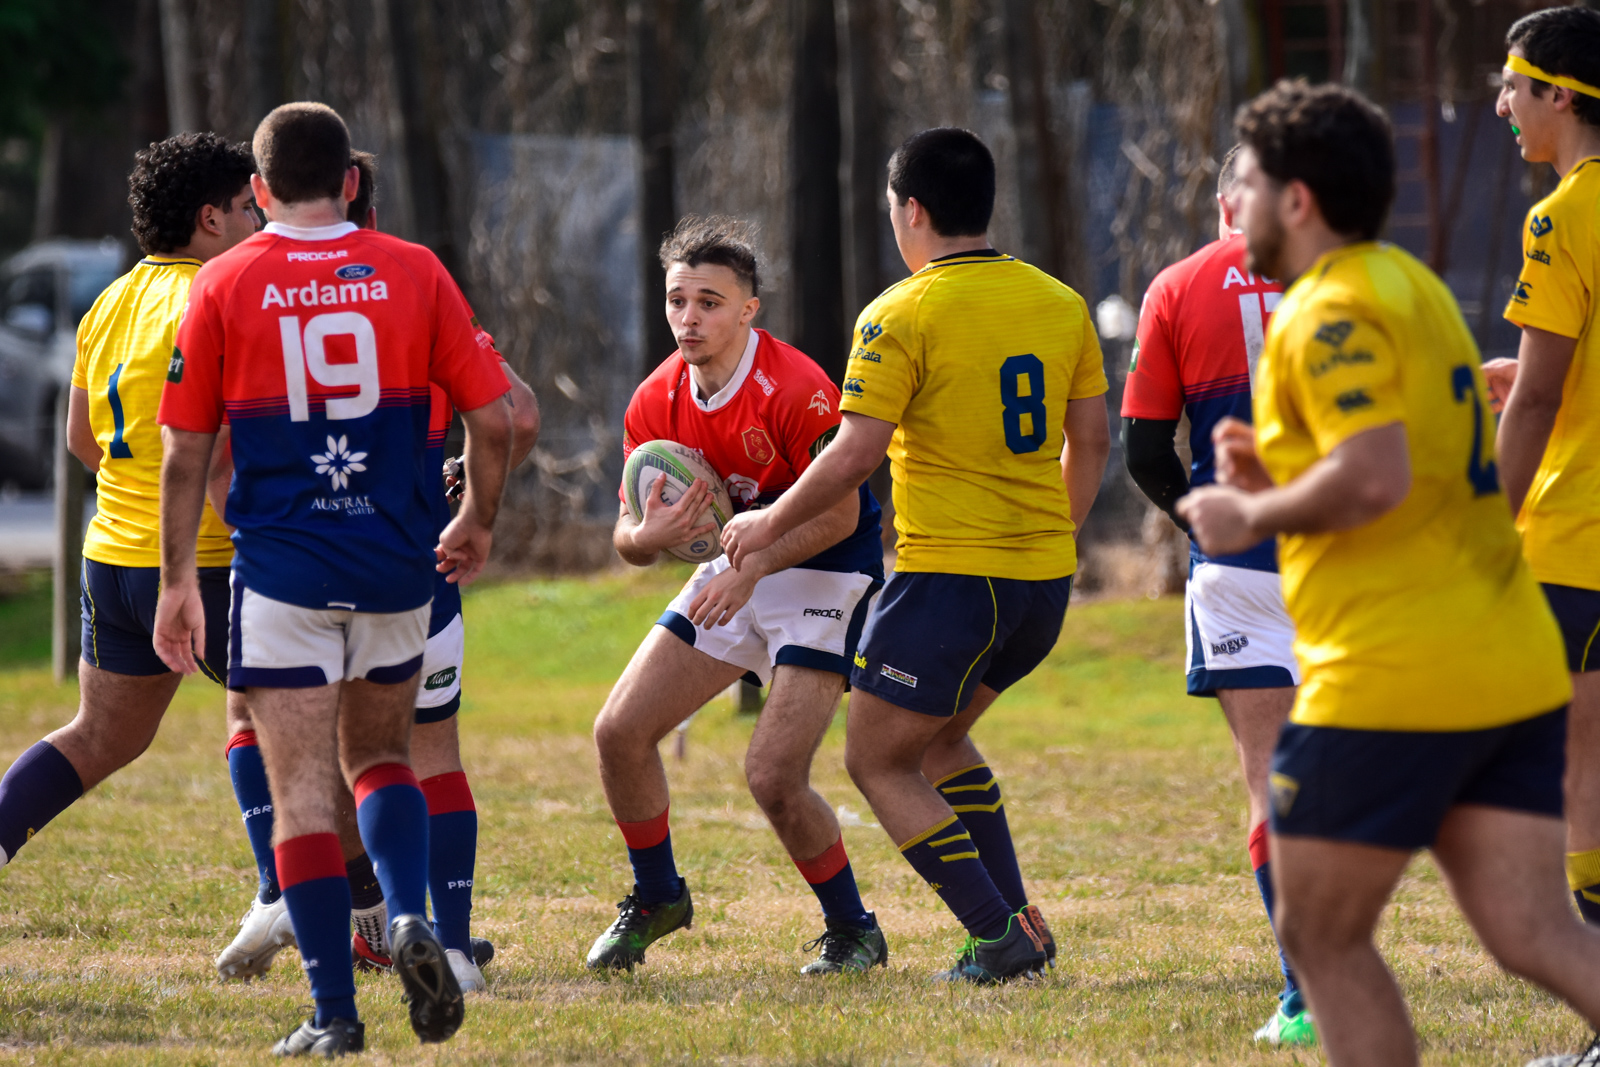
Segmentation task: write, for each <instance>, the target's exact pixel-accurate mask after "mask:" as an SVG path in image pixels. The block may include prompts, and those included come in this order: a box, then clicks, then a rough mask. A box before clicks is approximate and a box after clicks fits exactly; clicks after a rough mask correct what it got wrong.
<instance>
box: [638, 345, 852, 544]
mask: <svg viewBox="0 0 1600 1067" xmlns="http://www.w3.org/2000/svg"><path fill="white" fill-rule="evenodd" d="M842 418H843V416H841V415H840V413H839V387H838V386H836V385H834V384H833V382H832V380H831V379H829V378H828V376H827V375H826V374H824V373H823V371H822V368H821V367H819V366H817V364H816V363H815V362H814V361H813V360H812V359H811V357H810V356H807V355H806V354H805V353H804V352H802V351H800V350H799V349H798V348H795V347H794V346H792V345H787V344H784V343H783V342H782V341H780V340H778V339H777V338H775V337H773V336H772V335H771V334H770V333H768V332H767V331H766V330H761V329H756V330H751V331H750V340H749V342H748V343H747V345H746V347H745V352H744V355H743V356H742V357H741V358H740V360H739V366H738V367H737V368H736V369H735V370H734V372H733V377H732V378H731V379H730V380H729V381H728V384H727V385H724V386H723V387H722V390H721V391H720V392H718V393H717V395H716V396H713V397H711V398H710V399H709V400H706V401H701V400H700V399H699V398H697V397H696V396H695V385H694V380H693V378H691V377H690V374H689V364H688V363H686V362H685V361H684V358H683V355H682V353H680V352H674V353H673V354H672V355H670V356H668V357H667V358H666V359H665V360H663V361H662V363H661V365H660V366H658V367H657V368H656V369H655V370H653V371H651V372H650V376H649V377H647V378H646V379H645V380H644V381H642V382H640V383H639V387H638V388H637V389H635V390H634V392H633V399H632V400H631V401H629V403H628V410H627V412H626V414H625V415H624V417H623V431H622V456H623V459H624V461H626V459H627V457H628V455H629V454H630V453H632V452H633V450H634V448H635V447H636V446H638V445H642V444H644V443H645V442H646V441H662V440H665V441H676V442H678V443H679V444H680V445H687V446H688V447H690V448H692V449H694V450H695V451H696V452H698V453H700V456H701V458H702V459H704V460H705V461H706V462H707V463H709V464H711V468H712V469H713V470H715V471H716V472H717V473H718V474H720V475H721V476H722V481H723V485H724V486H725V487H726V488H727V490H728V496H729V498H730V499H731V500H732V502H733V510H734V511H735V512H742V511H745V510H747V509H749V508H764V507H767V506H769V505H771V504H772V503H774V502H775V501H776V500H777V499H778V497H779V496H781V495H782V494H783V492H784V491H785V490H786V489H788V488H789V487H790V486H791V485H793V484H794V483H795V482H797V481H799V480H800V475H802V474H804V473H805V471H806V468H807V467H809V466H811V461H812V460H813V459H816V458H817V455H818V454H819V453H820V452H821V451H822V450H823V448H824V447H826V446H827V444H828V442H829V441H832V440H833V437H834V435H835V434H836V433H838V432H839V424H840V422H841V420H842ZM622 495H623V493H622V491H621V490H619V491H618V496H619V497H620V496H622ZM857 496H858V500H859V503H860V509H861V510H860V515H859V518H858V519H857V520H856V528H855V530H854V531H853V532H852V533H851V534H850V536H848V537H846V538H845V539H844V540H843V541H840V542H839V543H838V544H835V545H832V546H830V547H828V548H825V549H823V550H822V551H821V552H818V553H817V554H816V555H815V556H812V557H811V558H810V559H808V560H805V561H803V562H801V563H797V564H795V566H797V567H805V568H808V569H810V570H817V571H841V572H850V571H861V572H864V573H867V574H873V575H880V576H881V575H882V574H883V539H882V538H883V531H882V528H881V527H880V526H879V523H878V520H879V517H880V516H881V514H882V509H881V508H880V507H879V506H878V501H877V499H876V498H875V497H874V496H873V495H872V490H870V489H868V488H867V484H866V483H865V482H863V483H861V487H860V488H859V489H858V490H857Z"/></svg>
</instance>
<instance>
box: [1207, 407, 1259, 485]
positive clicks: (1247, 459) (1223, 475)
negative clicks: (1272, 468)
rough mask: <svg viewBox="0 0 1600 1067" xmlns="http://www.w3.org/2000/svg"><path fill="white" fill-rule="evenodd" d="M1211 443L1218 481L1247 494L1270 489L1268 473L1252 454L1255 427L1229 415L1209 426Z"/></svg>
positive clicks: (1253, 453) (1254, 445) (1254, 441)
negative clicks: (1215, 456)
mask: <svg viewBox="0 0 1600 1067" xmlns="http://www.w3.org/2000/svg"><path fill="white" fill-rule="evenodd" d="M1211 443H1212V444H1213V445H1214V446H1215V447H1216V450H1217V481H1218V482H1220V483H1222V484H1223V485H1231V486H1234V487H1236V488H1238V489H1243V490H1244V491H1245V492H1247V493H1259V492H1261V491H1262V490H1263V489H1271V488H1272V485H1273V482H1272V475H1270V474H1268V473H1267V468H1266V467H1265V466H1264V465H1263V464H1262V462H1261V457H1260V456H1259V455H1257V454H1256V431H1255V427H1253V426H1251V425H1250V424H1249V423H1248V422H1245V421H1244V420H1243V419H1236V418H1233V417H1232V416H1229V417H1228V418H1225V419H1223V420H1222V421H1221V422H1219V423H1217V425H1216V426H1215V427H1214V428H1213V429H1212V431H1211Z"/></svg>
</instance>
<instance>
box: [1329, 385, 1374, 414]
mask: <svg viewBox="0 0 1600 1067" xmlns="http://www.w3.org/2000/svg"><path fill="white" fill-rule="evenodd" d="M1333 403H1334V406H1335V407H1337V408H1338V409H1339V410H1340V411H1342V412H1344V413H1345V414H1346V415H1349V414H1350V413H1352V412H1356V411H1360V410H1361V409H1362V408H1370V407H1371V406H1372V397H1370V396H1368V395H1367V391H1366V390H1365V389H1351V390H1349V391H1347V392H1343V393H1340V394H1339V395H1338V396H1336V397H1334V398H1333Z"/></svg>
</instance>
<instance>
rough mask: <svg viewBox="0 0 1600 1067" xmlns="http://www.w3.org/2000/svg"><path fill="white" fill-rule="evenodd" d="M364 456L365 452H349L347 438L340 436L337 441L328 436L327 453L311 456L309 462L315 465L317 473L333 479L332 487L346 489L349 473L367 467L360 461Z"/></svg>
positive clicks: (365, 456)
mask: <svg viewBox="0 0 1600 1067" xmlns="http://www.w3.org/2000/svg"><path fill="white" fill-rule="evenodd" d="M366 458H367V454H366V453H365V452H351V451H350V441H349V438H346V437H343V436H341V437H340V438H339V439H338V440H337V441H335V440H334V439H333V438H332V437H330V438H328V452H327V455H318V456H312V457H311V462H313V463H315V464H316V465H317V473H318V474H326V475H327V476H328V477H329V478H330V479H331V480H332V481H333V487H334V489H348V488H349V487H350V475H351V473H352V472H359V471H364V470H366V469H367V465H366V464H365V463H362V462H361V461H362V460H364V459H366Z"/></svg>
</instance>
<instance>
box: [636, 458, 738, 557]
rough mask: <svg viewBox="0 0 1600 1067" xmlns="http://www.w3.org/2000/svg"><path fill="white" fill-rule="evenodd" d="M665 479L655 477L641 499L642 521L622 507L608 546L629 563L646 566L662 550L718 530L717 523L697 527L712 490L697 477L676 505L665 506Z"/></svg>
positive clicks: (664, 477)
mask: <svg viewBox="0 0 1600 1067" xmlns="http://www.w3.org/2000/svg"><path fill="white" fill-rule="evenodd" d="M666 492H667V476H666V475H665V474H661V475H658V476H657V477H656V480H655V484H654V485H652V486H651V487H650V494H649V495H648V496H646V497H645V500H644V519H643V520H642V521H639V522H635V521H634V519H633V516H632V515H630V514H628V505H627V504H623V505H622V513H621V514H620V515H619V516H618V517H617V525H616V527H615V528H614V529H613V530H612V532H611V543H612V545H613V546H614V547H615V548H616V550H617V555H619V556H621V557H622V558H623V559H624V560H625V561H627V562H628V563H631V564H633V565H634V566H635V567H648V566H650V565H651V564H653V563H655V561H656V559H657V558H658V557H659V556H660V555H661V552H662V550H663V549H668V548H671V547H672V546H673V545H681V544H684V543H685V542H687V541H693V540H694V539H695V538H696V537H699V536H701V535H702V534H708V533H710V532H711V531H712V530H715V529H716V528H717V526H716V523H705V524H704V525H701V524H700V517H701V516H702V515H704V514H705V511H706V508H708V507H710V506H711V487H710V486H708V485H707V484H706V483H705V482H703V481H701V480H700V479H698V478H696V479H695V480H694V484H692V485H690V486H689V489H688V491H687V492H686V493H684V494H683V496H681V497H679V498H678V502H677V503H676V504H668V503H667V497H666Z"/></svg>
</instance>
